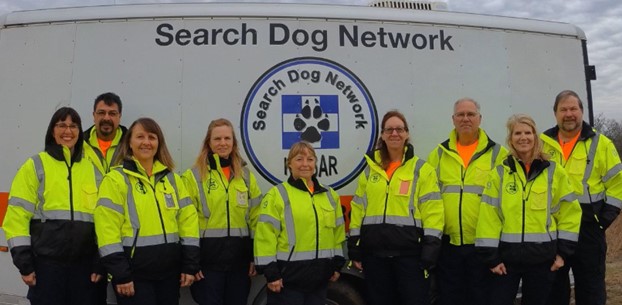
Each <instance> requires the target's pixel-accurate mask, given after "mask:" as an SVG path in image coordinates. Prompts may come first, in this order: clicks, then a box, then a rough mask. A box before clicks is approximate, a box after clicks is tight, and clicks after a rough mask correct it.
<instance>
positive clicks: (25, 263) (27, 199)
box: [3, 159, 39, 275]
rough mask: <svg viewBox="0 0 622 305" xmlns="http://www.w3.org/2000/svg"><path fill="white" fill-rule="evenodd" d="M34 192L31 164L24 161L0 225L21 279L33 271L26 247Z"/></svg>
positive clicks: (34, 175)
mask: <svg viewBox="0 0 622 305" xmlns="http://www.w3.org/2000/svg"><path fill="white" fill-rule="evenodd" d="M38 188H39V180H38V179H37V173H36V171H35V166H34V162H33V161H32V159H28V160H27V161H26V162H25V163H24V164H23V165H22V167H21V168H20V169H19V171H18V172H17V174H16V175H15V178H14V179H13V184H12V185H11V191H10V193H9V205H8V207H7V211H6V214H5V218H4V225H3V229H4V232H5V233H6V239H7V243H8V246H9V248H10V249H11V256H12V257H13V264H14V265H15V267H17V269H18V270H19V272H20V273H21V274H22V275H28V274H30V273H32V272H34V271H35V265H34V255H33V252H32V248H31V243H30V221H31V219H32V217H33V216H34V212H35V210H36V208H37V206H38V204H39V200H38V194H37V190H38Z"/></svg>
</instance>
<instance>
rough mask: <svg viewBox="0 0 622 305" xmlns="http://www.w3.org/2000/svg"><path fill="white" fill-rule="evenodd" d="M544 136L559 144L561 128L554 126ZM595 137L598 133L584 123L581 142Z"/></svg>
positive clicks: (580, 136)
mask: <svg viewBox="0 0 622 305" xmlns="http://www.w3.org/2000/svg"><path fill="white" fill-rule="evenodd" d="M542 134H544V135H546V136H548V137H550V138H552V139H553V140H555V142H557V141H558V135H559V126H554V127H553V128H549V129H547V130H546V131H545V132H543V133H542ZM595 135H596V132H595V131H594V129H593V128H592V126H590V125H589V124H588V123H587V122H585V121H583V123H582V125H581V134H580V135H579V141H585V140H587V139H589V138H591V137H594V136H595Z"/></svg>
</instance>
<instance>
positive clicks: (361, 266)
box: [352, 261, 363, 270]
mask: <svg viewBox="0 0 622 305" xmlns="http://www.w3.org/2000/svg"><path fill="white" fill-rule="evenodd" d="M352 262H353V263H354V267H355V268H356V269H358V270H363V263H361V262H359V261H352Z"/></svg>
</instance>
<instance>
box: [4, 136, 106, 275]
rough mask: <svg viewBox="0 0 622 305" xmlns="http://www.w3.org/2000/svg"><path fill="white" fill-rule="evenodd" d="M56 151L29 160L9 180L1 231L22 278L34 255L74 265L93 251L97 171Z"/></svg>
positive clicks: (87, 163) (29, 271)
mask: <svg viewBox="0 0 622 305" xmlns="http://www.w3.org/2000/svg"><path fill="white" fill-rule="evenodd" d="M58 149H59V152H58V155H59V156H58V158H56V157H53V156H52V155H50V154H49V153H48V152H40V153H39V154H37V155H35V156H33V157H32V158H30V159H28V160H27V161H26V162H25V163H24V164H23V165H22V167H21V168H20V169H19V171H18V172H17V174H16V175H15V178H14V179H13V184H12V186H11V191H10V194H9V206H8V208H7V213H6V218H5V220H4V227H3V229H4V231H5V233H6V238H7V242H8V245H9V248H11V253H12V255H13V260H14V263H15V265H16V266H17V268H18V269H19V270H20V272H22V274H29V273H31V272H32V271H34V261H33V255H35V256H40V257H47V258H52V259H55V260H60V261H74V260H79V259H83V258H85V257H92V256H94V255H95V254H96V253H97V252H96V251H94V250H95V249H96V244H95V231H94V228H93V211H94V209H95V205H96V203H97V181H98V179H97V175H96V173H97V170H96V169H95V168H94V166H93V164H91V163H90V162H88V161H87V160H85V159H84V158H79V159H78V160H76V161H75V162H73V163H72V161H71V152H70V151H69V149H68V148H66V147H62V152H61V151H60V150H61V148H60V147H58ZM61 155H62V156H63V157H60V156H61ZM59 158H60V159H59ZM63 158H64V159H63Z"/></svg>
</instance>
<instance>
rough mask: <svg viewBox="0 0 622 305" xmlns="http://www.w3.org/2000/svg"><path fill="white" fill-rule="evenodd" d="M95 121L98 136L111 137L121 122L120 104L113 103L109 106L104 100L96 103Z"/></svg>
mask: <svg viewBox="0 0 622 305" xmlns="http://www.w3.org/2000/svg"><path fill="white" fill-rule="evenodd" d="M93 122H94V123H95V130H96V131H97V136H98V137H104V138H105V137H109V136H111V135H113V134H114V133H115V131H116V130H117V128H118V127H119V123H120V122H121V113H120V112H119V105H117V104H115V103H113V104H112V105H110V106H108V105H106V103H104V101H99V102H98V103H97V105H95V112H93Z"/></svg>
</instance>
